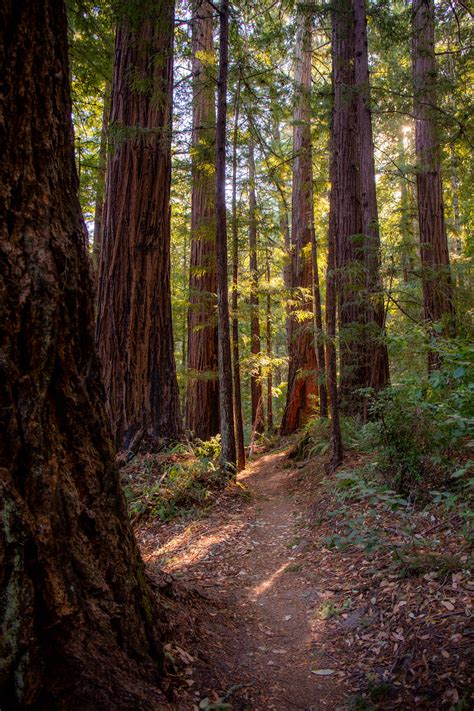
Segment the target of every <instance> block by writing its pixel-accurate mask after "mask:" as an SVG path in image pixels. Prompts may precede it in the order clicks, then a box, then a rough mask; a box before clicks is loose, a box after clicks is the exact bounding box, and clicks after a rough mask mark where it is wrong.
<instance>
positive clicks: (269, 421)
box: [265, 247, 273, 434]
mask: <svg viewBox="0 0 474 711" xmlns="http://www.w3.org/2000/svg"><path fill="white" fill-rule="evenodd" d="M265 271H266V277H267V303H266V314H265V325H266V349H267V363H268V365H267V369H268V371H267V428H268V432H269V433H270V434H271V433H272V432H273V366H272V360H273V344H272V297H271V293H270V254H269V250H268V247H267V249H266V251H265Z"/></svg>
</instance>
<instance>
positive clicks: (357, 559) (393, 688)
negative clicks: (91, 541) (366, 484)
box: [137, 449, 474, 711]
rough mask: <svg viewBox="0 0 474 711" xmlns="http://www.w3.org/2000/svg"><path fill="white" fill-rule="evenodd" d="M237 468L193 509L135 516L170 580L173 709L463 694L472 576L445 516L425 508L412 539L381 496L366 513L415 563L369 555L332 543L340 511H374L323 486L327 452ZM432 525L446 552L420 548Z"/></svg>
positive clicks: (163, 580)
mask: <svg viewBox="0 0 474 711" xmlns="http://www.w3.org/2000/svg"><path fill="white" fill-rule="evenodd" d="M239 482H240V483H241V484H242V487H234V489H233V490H232V491H230V492H226V493H224V494H222V495H221V496H220V497H219V498H218V499H217V500H216V501H215V502H214V503H213V505H212V506H211V507H210V508H209V509H207V510H205V511H203V512H201V513H200V514H198V515H197V516H196V517H194V518H193V519H192V520H189V519H187V520H186V519H185V520H180V519H177V520H174V521H172V522H168V523H161V522H157V521H156V520H153V521H149V522H148V523H147V524H143V525H141V526H140V527H139V528H138V529H137V536H138V539H139V543H140V546H141V549H142V553H143V556H144V559H145V561H146V563H147V566H148V569H149V571H150V572H151V574H152V576H153V573H154V572H155V576H156V579H158V578H159V579H160V583H159V585H160V587H161V589H162V591H163V590H165V589H166V591H167V592H165V593H164V599H165V601H166V602H165V604H166V605H167V607H168V608H169V617H170V620H172V624H171V631H170V637H171V639H172V641H171V642H169V643H168V645H167V647H166V649H167V654H168V659H169V661H170V666H171V671H172V674H171V677H172V678H173V683H174V685H175V687H177V689H178V691H177V693H176V697H175V701H174V706H173V708H176V709H179V710H181V709H182V710H183V711H187V710H188V709H189V710H191V709H208V711H212V710H215V711H219V710H223V709H226V708H229V709H230V708H232V709H233V710H234V711H239V710H242V711H243V710H245V711H264V710H266V709H268V710H271V709H273V710H278V711H286V710H290V709H305V710H306V711H319V710H321V711H324V709H331V710H334V711H336V709H341V710H342V709H358V710H359V711H363V710H364V709H365V710H370V709H379V708H380V709H403V710H408V709H418V708H421V709H438V708H446V709H459V710H461V709H467V708H470V701H469V694H470V693H472V689H471V692H470V691H469V663H468V658H467V651H466V650H467V646H468V642H469V634H470V633H471V634H472V626H471V628H470V625H469V621H470V619H471V618H470V615H471V612H472V609H471V604H472V594H473V592H474V588H473V586H472V583H471V581H470V579H469V574H468V572H467V571H466V570H464V565H465V562H466V561H467V555H466V554H465V550H464V548H463V544H462V542H461V541H460V540H457V539H456V536H455V535H453V528H455V526H454V524H455V523H456V522H454V524H453V522H452V521H451V520H449V519H447V520H444V519H443V520H438V519H436V518H434V517H433V516H431V517H430V518H429V519H428V520H427V519H426V515H423V516H422V517H421V518H420V521H419V522H418V523H419V530H420V531H421V534H423V535H422V536H421V534H418V536H419V540H420V541H421V542H420V546H421V547H420V550H415V549H414V547H413V534H411V535H412V537H411V538H410V541H409V543H408V544H407V542H406V541H405V539H404V536H405V534H404V532H403V530H402V527H401V526H400V520H399V519H397V517H396V514H393V518H391V514H390V513H388V512H387V511H385V510H383V511H382V510H380V515H379V516H378V519H379V520H378V521H377V522H376V527H378V528H380V530H383V531H384V532H385V535H387V536H388V537H389V538H390V541H391V546H392V548H394V547H395V548H396V547H397V546H398V550H399V553H400V559H402V558H403V560H407V556H408V555H409V554H410V556H411V558H410V561H411V562H413V561H415V563H416V565H415V569H414V570H411V569H410V570H409V571H408V572H407V569H404V570H401V569H400V567H398V568H397V567H395V568H394V566H393V556H390V555H388V554H387V549H386V548H384V546H383V545H381V546H380V547H377V546H375V549H376V550H375V552H373V553H372V554H370V555H369V554H367V552H366V551H364V549H363V547H360V546H359V547H357V546H356V547H352V548H349V549H346V548H342V549H337V548H334V547H332V546H331V545H330V544H328V540H329V539H330V537H331V536H333V535H334V534H338V533H339V534H340V535H341V536H342V535H343V533H344V531H345V530H346V529H347V522H348V515H349V513H348V511H350V515H352V514H354V515H355V514H358V515H359V521H363V522H364V524H365V523H366V524H367V526H369V523H370V522H368V519H367V521H366V520H365V519H364V515H365V514H364V511H366V507H367V502H363V501H360V502H351V503H350V506H349V509H348V508H347V507H345V506H344V505H342V507H341V505H340V501H339V502H337V501H336V500H335V499H334V492H333V488H334V487H332V485H331V483H329V485H328V480H327V479H326V476H325V471H324V467H323V463H322V461H319V462H318V460H317V459H315V460H311V461H310V462H306V463H296V462H295V461H294V460H291V459H289V458H288V449H285V450H279V451H273V452H270V453H267V454H264V455H263V456H261V457H259V458H258V459H257V460H255V461H253V462H251V463H250V464H249V466H248V467H247V469H246V470H245V471H244V472H242V473H241V474H240V475H239ZM374 510H375V511H377V505H376V506H375V507H374V505H373V503H372V505H371V515H373V514H374ZM376 516H377V515H376ZM351 520H352V519H351ZM450 526H452V528H449V527H450ZM365 530H367V527H366V529H365ZM443 532H444V533H446V536H447V537H446V539H445V540H442V538H440V536H442V534H443ZM430 534H431V535H432V536H438V538H437V546H438V550H439V545H438V544H439V543H440V544H441V550H442V553H435V554H426V553H425V551H426V550H427V545H428V544H427V537H429V535H430ZM414 535H415V536H416V535H417V534H416V533H415V534H414ZM428 548H429V546H428ZM430 550H431V549H430ZM414 553H416V555H415V557H414V558H413V555H414ZM426 555H434V556H435V557H434V558H426ZM423 556H425V557H423ZM436 556H438V558H436ZM439 556H441V558H439ZM405 567H406V566H405ZM158 571H160V572H158ZM163 571H164V577H163ZM226 704H229V705H226Z"/></svg>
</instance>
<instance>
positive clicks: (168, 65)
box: [97, 0, 181, 447]
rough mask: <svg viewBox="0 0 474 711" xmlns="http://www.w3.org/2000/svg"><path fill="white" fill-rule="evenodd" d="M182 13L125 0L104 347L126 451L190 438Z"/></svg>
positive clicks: (116, 83) (115, 90)
mask: <svg viewBox="0 0 474 711" xmlns="http://www.w3.org/2000/svg"><path fill="white" fill-rule="evenodd" d="M173 9H174V8H173V3H169V2H167V1H166V0H156V2H154V3H153V4H152V5H151V6H150V4H149V3H148V2H147V1H146V0H139V2H138V4H136V7H135V8H134V10H133V16H132V12H131V10H130V9H128V8H127V4H126V3H125V1H124V4H123V6H122V12H123V17H122V18H121V21H120V23H119V27H118V30H117V37H116V51H115V66H114V73H113V81H112V96H111V110H110V126H111V132H112V137H113V141H112V146H111V155H110V158H109V162H108V167H107V181H106V183H107V184H106V200H105V215H104V236H103V246H102V252H101V262H100V273H99V295H98V318H97V343H98V348H99V355H100V357H101V361H102V369H103V378H104V383H105V388H106V392H107V397H108V403H109V407H110V415H111V420H112V427H113V431H114V433H115V441H116V444H117V446H119V447H120V446H123V447H130V446H132V447H134V446H137V442H138V441H139V440H140V439H141V438H142V437H146V438H147V439H149V440H150V441H151V443H152V445H153V446H160V445H161V444H162V442H163V441H168V440H171V441H172V440H177V439H179V438H180V437H181V422H180V414H179V394H178V385H177V380H176V366H175V361H174V345H173V330H172V323H171V291H170V179H171V102H172V78H173V57H172V52H173ZM143 18H145V19H143Z"/></svg>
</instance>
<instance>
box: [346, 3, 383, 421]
mask: <svg viewBox="0 0 474 711" xmlns="http://www.w3.org/2000/svg"><path fill="white" fill-rule="evenodd" d="M354 37H355V42H354V80H355V85H356V91H357V121H358V131H357V135H358V143H359V146H358V147H359V176H360V194H361V196H360V203H361V211H362V232H363V234H364V238H365V245H364V256H365V270H366V280H367V281H366V283H367V299H366V301H367V317H366V326H365V339H366V359H367V371H368V372H367V376H368V377H367V386H368V387H370V388H372V390H373V391H374V392H375V393H377V392H379V391H380V390H382V389H383V388H384V387H385V386H386V385H387V384H388V381H389V363H388V350H387V345H386V343H385V340H384V337H385V323H384V319H385V307H384V299H383V286H382V280H381V276H380V233H379V218H378V210H377V193H376V187H375V160H374V141H373V135H372V115H371V109H370V80H369V56H368V43H367V19H366V0H354ZM367 402H368V401H367V400H366V403H367ZM364 419H367V412H365V413H364Z"/></svg>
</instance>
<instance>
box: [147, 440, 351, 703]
mask: <svg viewBox="0 0 474 711" xmlns="http://www.w3.org/2000/svg"><path fill="white" fill-rule="evenodd" d="M286 455H287V452H277V453H271V454H268V455H265V456H262V457H261V458H260V459H258V460H257V461H256V462H253V463H252V464H251V465H250V466H249V467H248V468H247V469H246V471H245V472H243V473H242V474H241V475H240V477H239V479H240V481H241V482H242V483H244V484H245V486H246V487H248V488H249V490H250V491H251V492H252V497H251V499H250V501H242V500H239V501H238V502H237V503H234V504H233V505H232V506H230V507H228V508H227V510H226V509H225V507H224V510H222V507H221V506H216V507H215V508H214V509H213V511H212V513H211V514H210V516H209V517H208V518H206V519H202V520H198V521H195V522H193V523H191V524H187V525H184V524H181V525H180V528H179V529H178V530H175V531H173V534H174V535H173V536H172V537H171V538H169V539H168V540H167V542H166V543H165V544H164V545H161V547H160V548H159V549H158V550H157V549H156V548H154V546H153V540H152V535H151V533H149V536H150V538H148V540H144V541H143V543H144V547H145V550H146V551H147V555H146V558H147V560H148V562H149V563H153V561H156V562H159V564H160V566H164V568H165V570H167V571H168V572H170V573H171V574H173V575H174V576H178V577H181V578H183V579H184V580H186V581H190V582H192V583H193V584H198V585H199V586H201V588H202V589H203V590H205V591H206V597H207V596H208V597H209V601H208V602H207V604H206V605H204V606H203V608H204V609H201V610H200V611H199V618H200V627H201V629H200V632H199V639H200V645H199V646H200V648H199V651H198V654H197V657H198V658H199V659H200V660H201V662H200V663H199V662H198V665H199V666H200V670H199V673H198V676H200V678H201V683H199V687H200V688H199V690H198V691H196V692H195V698H196V701H197V702H199V700H200V698H202V695H206V693H207V692H208V690H209V688H210V689H215V690H216V691H217V692H218V694H219V695H225V694H226V692H227V699H228V701H229V702H231V703H232V707H233V709H234V710H237V709H246V710H249V711H259V710H262V711H263V710H264V709H277V710H279V711H280V710H281V711H283V710H286V709H306V711H318V710H320V709H331V710H335V709H337V708H338V706H339V702H340V700H341V698H342V697H343V693H342V690H341V689H339V688H338V680H337V675H334V674H333V673H332V672H329V673H330V674H331V676H329V675H328V676H324V673H325V670H327V669H328V668H331V667H334V666H335V663H334V662H335V660H334V659H331V658H330V656H328V654H327V653H325V650H324V648H323V647H319V646H317V645H316V644H315V637H314V635H312V634H311V625H312V622H313V619H314V613H315V610H317V609H318V608H319V606H320V601H321V598H322V595H323V591H322V590H321V589H320V588H318V582H320V581H318V576H317V571H308V570H304V566H301V565H300V564H299V563H298V562H297V561H298V559H299V554H300V551H302V550H304V548H305V546H306V545H307V542H306V540H305V530H307V529H306V526H307V517H306V507H307V504H306V500H305V497H304V492H299V493H297V494H295V493H294V491H293V490H296V488H295V487H294V485H293V486H292V482H294V479H295V478H296V477H297V476H298V471H297V470H295V469H294V468H291V469H290V468H288V459H287V457H286ZM155 545H156V539H155ZM300 560H302V559H300ZM203 619H204V622H203ZM201 643H202V646H201ZM191 651H192V650H191ZM210 669H212V670H213V674H214V676H212V674H211V675H210V674H209V670H210ZM315 671H317V672H318V673H317V674H315V673H314V672H315ZM329 673H328V674H329ZM206 676H208V687H207V689H206V688H205V687H204V686H203V681H202V679H203V678H204V679H206ZM204 683H205V682H204ZM195 688H196V687H195ZM229 690H230V692H229ZM180 708H183V709H185V708H187V706H186V705H185V706H182V707H180ZM195 708H196V707H195Z"/></svg>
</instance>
